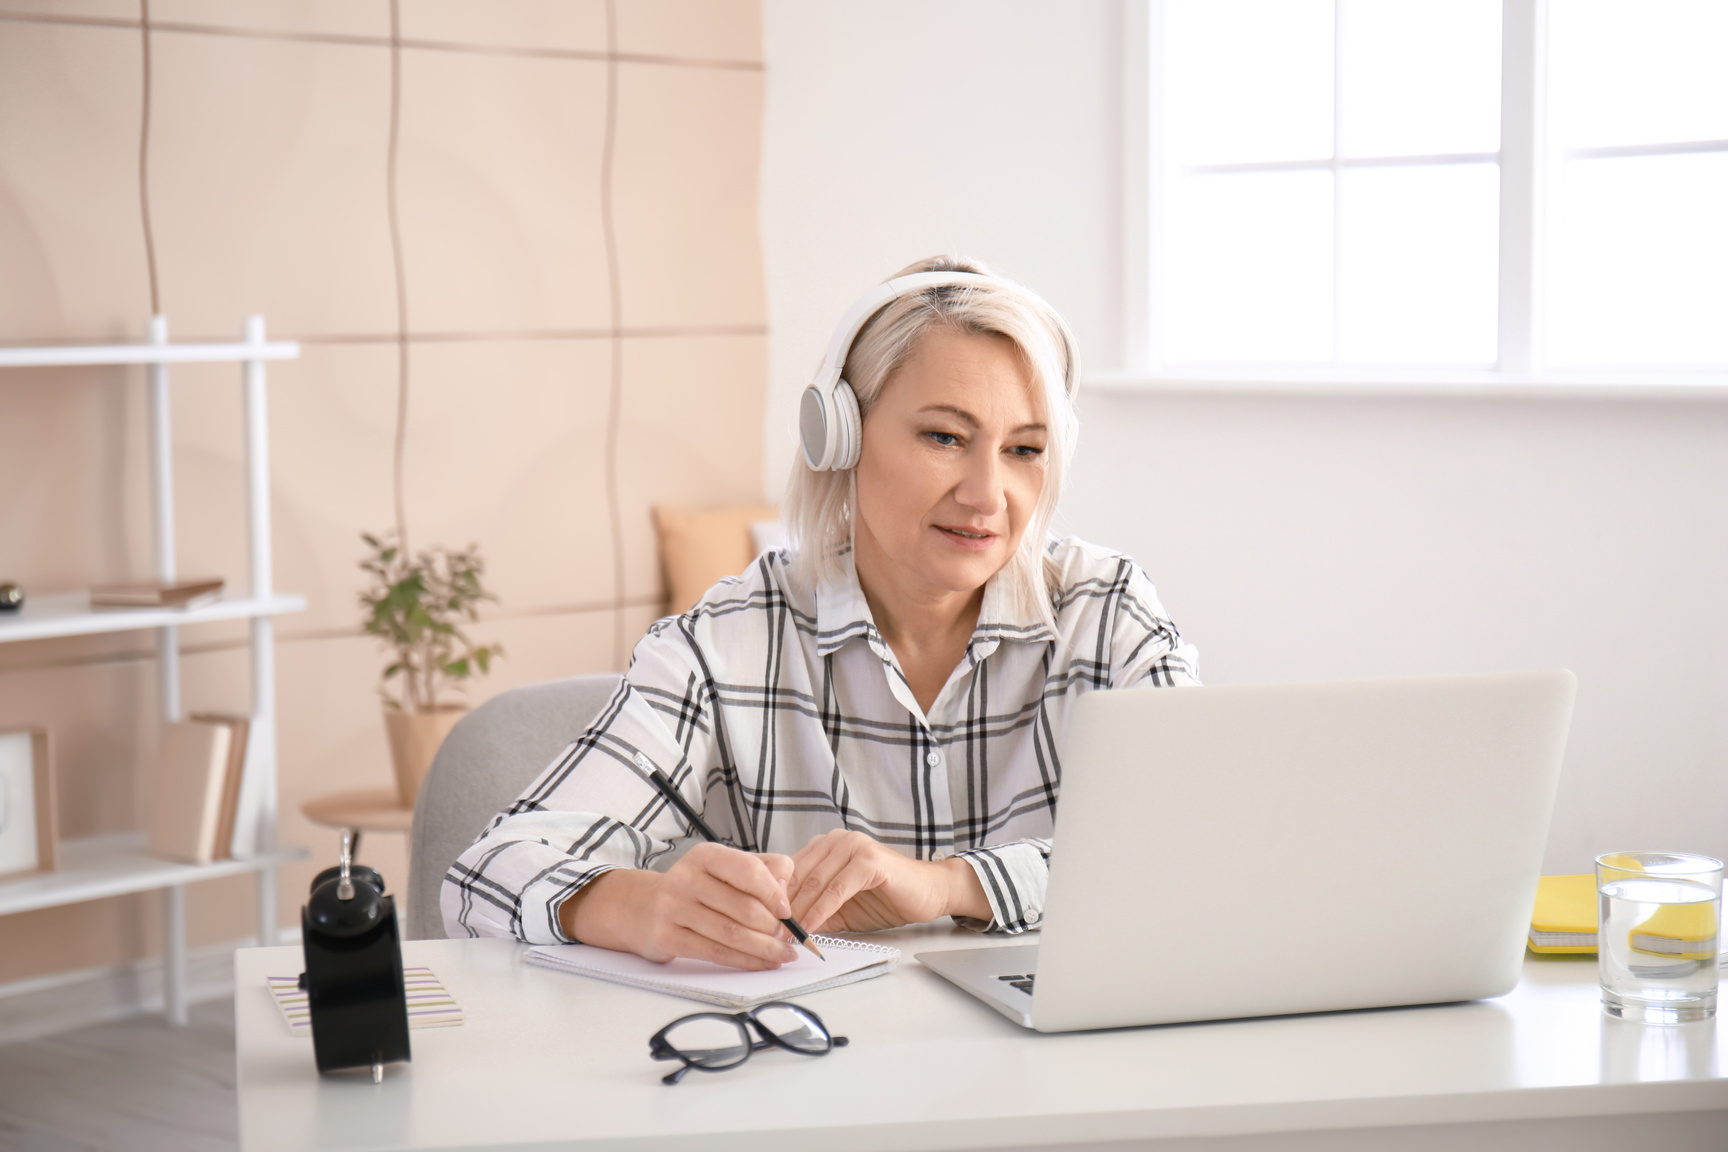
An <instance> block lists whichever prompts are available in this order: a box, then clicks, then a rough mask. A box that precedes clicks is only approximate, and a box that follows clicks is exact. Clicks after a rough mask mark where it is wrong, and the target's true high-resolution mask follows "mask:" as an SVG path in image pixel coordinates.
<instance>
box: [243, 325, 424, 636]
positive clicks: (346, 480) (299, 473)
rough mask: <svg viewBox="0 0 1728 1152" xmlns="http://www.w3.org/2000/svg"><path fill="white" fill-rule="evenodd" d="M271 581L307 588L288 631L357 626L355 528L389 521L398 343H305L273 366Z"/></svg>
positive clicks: (359, 550)
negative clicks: (285, 360) (273, 556)
mask: <svg viewBox="0 0 1728 1152" xmlns="http://www.w3.org/2000/svg"><path fill="white" fill-rule="evenodd" d="M270 373H271V374H270V380H271V385H270V453H271V456H270V460H271V473H272V475H273V476H274V485H273V489H272V490H273V494H274V499H273V501H272V512H271V524H272V526H273V528H274V529H275V550H276V587H277V588H279V589H281V590H282V591H284V592H296V593H299V594H301V595H303V596H305V597H306V605H307V610H306V611H305V612H302V613H298V614H296V615H293V616H287V617H283V618H282V621H281V628H282V631H283V632H284V633H285V634H288V635H292V634H295V633H300V632H305V631H307V630H309V629H311V630H320V631H323V630H329V629H340V630H347V629H353V628H357V627H359V620H360V609H359V606H358V605H357V603H356V600H355V598H356V597H357V596H358V595H359V592H360V589H361V587H362V585H363V582H364V578H365V574H364V573H362V572H361V571H360V568H359V563H360V557H361V556H362V554H363V553H364V550H365V545H364V544H362V543H361V541H360V533H361V532H372V533H378V532H383V531H386V530H388V529H389V527H390V526H391V525H392V524H393V523H395V516H396V513H395V502H394V500H393V498H392V494H391V493H392V488H391V461H392V455H393V451H394V443H395V436H396V427H395V424H396V349H395V347H394V346H392V345H376V344H368V345H353V344H347V345H342V344H337V345H317V344H307V345H305V346H303V348H302V351H301V359H300V360H298V361H295V362H293V363H287V364H280V365H273V366H272V367H271V370H270Z"/></svg>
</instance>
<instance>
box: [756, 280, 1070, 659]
mask: <svg viewBox="0 0 1728 1152" xmlns="http://www.w3.org/2000/svg"><path fill="white" fill-rule="evenodd" d="M915 272H972V273H975V274H977V275H979V276H988V277H992V279H988V280H980V281H979V282H978V284H977V286H975V287H974V286H973V285H970V284H968V285H965V286H961V287H950V286H943V287H935V288H926V289H924V290H923V291H921V292H915V293H913V294H911V295H909V296H902V297H900V298H899V299H896V300H892V301H890V302H889V303H888V304H886V305H884V306H883V308H882V310H881V311H880V312H878V313H876V315H875V316H873V317H872V318H871V319H870V320H869V322H868V323H866V324H865V325H864V327H863V328H862V329H861V330H860V331H859V333H858V336H857V338H856V339H855V340H853V341H852V347H851V350H850V351H849V352H848V353H847V355H846V368H845V371H844V373H843V375H844V377H845V379H846V382H847V383H848V384H850V385H851V386H852V392H853V395H855V396H856V397H857V398H858V414H859V417H860V419H863V418H866V417H868V416H869V415H870V409H871V408H872V407H874V406H875V404H876V400H877V398H878V397H880V396H881V395H882V388H883V386H884V385H885V384H886V383H887V382H888V378H889V377H890V376H892V375H893V374H894V373H895V372H896V371H897V370H899V368H900V366H901V365H902V364H904V363H905V362H906V360H907V358H908V357H910V356H911V355H912V352H913V350H914V349H915V348H917V346H918V344H919V342H920V341H922V340H923V338H924V337H925V336H926V335H928V334H929V333H931V332H932V331H935V330H937V329H939V328H946V329H948V330H950V331H955V332H965V333H975V334H978V335H989V336H1002V337H1005V338H1007V339H1008V340H1010V341H1012V342H1013V344H1014V346H1015V347H1016V348H1017V349H1019V351H1020V355H1021V356H1022V357H1023V358H1024V360H1025V363H1026V366H1027V368H1028V369H1030V371H1031V374H1032V387H1033V389H1034V390H1035V391H1036V392H1037V393H1038V395H1039V396H1040V397H1041V399H1042V400H1043V406H1044V422H1045V424H1046V425H1047V426H1048V428H1049V444H1048V447H1047V448H1046V450H1045V454H1044V459H1045V469H1044V488H1043V490H1042V491H1041V492H1040V493H1039V494H1038V503H1037V504H1036V505H1035V506H1034V508H1033V511H1032V517H1031V519H1030V520H1029V521H1028V522H1027V524H1026V530H1025V532H1024V534H1023V535H1022V536H1021V537H1020V543H1019V546H1018V547H1017V548H1016V549H1015V550H1014V555H1013V556H1011V557H1010V558H1009V560H1008V563H1007V564H1006V565H1004V566H1003V568H1002V571H1001V573H1000V574H999V575H1000V576H1001V577H1003V578H1004V579H1005V580H1006V582H1007V588H1006V591H1007V593H1008V595H1009V600H1010V603H1012V604H1013V605H1014V606H1015V607H1016V609H1017V610H1018V611H1019V613H1020V614H1022V615H1031V616H1035V617H1037V618H1038V619H1041V620H1043V621H1044V622H1045V623H1046V624H1049V625H1050V626H1052V627H1054V626H1055V622H1056V620H1055V610H1054V608H1053V606H1052V603H1051V593H1052V591H1053V590H1054V587H1055V580H1056V574H1055V572H1054V571H1053V570H1052V569H1051V568H1050V567H1049V565H1048V561H1047V560H1046V558H1045V555H1044V538H1045V535H1046V534H1047V532H1048V530H1049V524H1050V518H1051V516H1052V515H1053V514H1054V513H1055V511H1056V502H1057V500H1058V499H1060V497H1061V495H1062V482H1063V479H1064V477H1066V475H1067V472H1068V464H1069V461H1070V459H1071V457H1072V456H1073V453H1074V442H1075V438H1076V437H1077V435H1078V433H1079V419H1078V416H1077V414H1076V413H1075V411H1074V387H1075V384H1076V381H1077V379H1078V376H1079V367H1080V366H1079V355H1078V351H1077V349H1076V346H1075V342H1074V335H1073V333H1072V332H1070V331H1069V330H1068V325H1067V323H1066V322H1065V321H1064V320H1063V319H1062V317H1061V316H1059V315H1058V314H1057V313H1056V310H1055V309H1054V308H1052V307H1050V305H1049V304H1047V303H1045V302H1044V301H1043V300H1042V299H1041V298H1039V297H1038V296H1037V295H1035V294H1034V293H1032V292H1030V291H1028V290H1027V289H1025V288H1022V287H1020V286H1019V285H1017V284H1014V283H1012V282H1010V281H1004V280H1001V279H1000V278H997V277H994V274H993V273H991V272H990V270H989V269H988V268H986V267H985V266H984V265H983V264H981V263H979V262H978V261H975V260H968V259H965V258H964V257H960V256H932V257H931V258H929V259H928V260H920V261H919V262H918V263H916V264H912V265H910V266H908V267H906V268H902V269H901V270H900V271H898V272H896V273H894V275H893V276H892V277H890V279H896V278H898V277H901V276H910V275H912V274H913V273H915ZM856 499H857V496H856V489H855V487H854V485H853V473H852V469H850V468H848V469H845V470H843V471H834V472H818V471H816V470H814V469H813V468H811V467H810V465H809V464H808V463H807V462H806V461H805V459H804V456H803V453H799V454H798V455H797V458H796V459H795V460H794V461H793V464H792V475H791V477H790V478H789V479H788V481H787V484H786V502H785V509H786V512H785V516H786V526H787V529H788V532H789V534H790V535H791V537H792V544H793V547H794V549H795V553H796V554H795V558H794V561H793V572H794V573H795V574H797V575H799V576H801V577H802V578H803V579H804V580H806V581H808V582H809V583H810V584H811V585H812V586H814V585H816V584H819V583H821V582H823V581H828V580H836V579H838V578H839V577H840V575H841V572H842V563H841V557H842V556H844V555H845V553H846V552H847V550H849V549H850V548H851V546H852V529H853V523H854V509H855V502H856Z"/></svg>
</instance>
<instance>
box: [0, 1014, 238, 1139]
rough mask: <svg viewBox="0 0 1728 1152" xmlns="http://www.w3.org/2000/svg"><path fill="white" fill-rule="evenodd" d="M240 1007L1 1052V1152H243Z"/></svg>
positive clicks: (123, 1024)
mask: <svg viewBox="0 0 1728 1152" xmlns="http://www.w3.org/2000/svg"><path fill="white" fill-rule="evenodd" d="M239 1134H240V1117H239V1109H238V1106H237V1104H236V1102H235V1096H234V1002H233V1000H232V999H230V998H228V997H222V998H220V999H217V1000H212V1001H210V1002H209V1003H206V1004H198V1005H195V1006H193V1008H192V1011H191V1025H190V1026H189V1027H186V1028H170V1027H168V1025H167V1024H165V1023H164V1022H163V1020H162V1017H161V1016H159V1015H147V1016H138V1017H135V1018H133V1019H130V1020H121V1021H117V1022H115V1023H112V1024H97V1025H94V1026H92V1027H89V1028H81V1029H79V1030H77V1031H76V1032H63V1033H61V1034H60V1035H58V1036H50V1037H47V1038H46V1039H42V1040H30V1041H25V1042H23V1043H19V1044H8V1045H4V1046H0V1152H110V1150H113V1152H119V1150H121V1149H124V1150H125V1152H218V1150H220V1152H234V1150H235V1149H237V1148H238V1147H239V1139H240V1135H239Z"/></svg>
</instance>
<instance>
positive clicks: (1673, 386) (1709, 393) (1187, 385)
mask: <svg viewBox="0 0 1728 1152" xmlns="http://www.w3.org/2000/svg"><path fill="white" fill-rule="evenodd" d="M1082 384H1083V386H1084V387H1085V388H1088V389H1096V390H1098V391H1103V392H1123V393H1141V394H1144V395H1153V396H1261V397H1310V398H1317V399H1319V398H1339V397H1355V396H1361V397H1399V398H1408V399H1432V398H1436V397H1439V398H1450V399H1468V400H1475V399H1493V400H1621V401H1624V400H1633V401H1672V400H1694V401H1699V400H1702V401H1721V400H1728V370H1720V369H1716V370H1708V369H1696V370H1694V369H1673V368H1652V369H1647V370H1640V369H1625V368H1616V369H1588V370H1586V369H1574V370H1569V371H1561V370H1556V371H1552V372H1548V373H1545V374H1543V375H1541V376H1532V375H1528V374H1522V375H1521V374H1517V373H1511V372H1496V371H1493V370H1492V369H1487V368H1435V369H1428V370H1424V369H1411V368H1405V367H1400V368H1397V369H1386V370H1376V369H1372V368H1369V369H1363V368H1358V367H1354V366H1353V367H1350V368H1338V367H1334V366H1323V367H1322V366H1317V367H1315V368H1313V369H1311V370H1308V369H1300V368H1290V367H1285V366H1279V368H1278V369H1276V370H1275V371H1274V370H1270V369H1268V368H1266V367H1263V366H1245V367H1229V366H1220V367H1211V366H1208V367H1205V368H1201V367H1192V368H1190V367H1183V368H1180V369H1176V368H1172V369H1168V370H1165V371H1163V372H1159V373H1147V372H1094V373H1090V374H1088V375H1087V376H1086V377H1085V378H1084V379H1083V381H1082Z"/></svg>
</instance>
